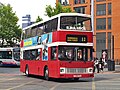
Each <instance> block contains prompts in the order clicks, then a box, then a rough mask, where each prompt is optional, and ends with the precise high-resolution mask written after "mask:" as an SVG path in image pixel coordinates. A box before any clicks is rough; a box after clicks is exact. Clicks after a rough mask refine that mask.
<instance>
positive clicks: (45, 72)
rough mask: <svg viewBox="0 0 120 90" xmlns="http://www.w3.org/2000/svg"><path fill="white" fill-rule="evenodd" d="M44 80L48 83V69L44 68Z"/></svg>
mask: <svg viewBox="0 0 120 90" xmlns="http://www.w3.org/2000/svg"><path fill="white" fill-rule="evenodd" d="M44 78H45V80H48V81H49V71H48V67H46V68H45V71H44Z"/></svg>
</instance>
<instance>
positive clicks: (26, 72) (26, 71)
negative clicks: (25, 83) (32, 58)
mask: <svg viewBox="0 0 120 90" xmlns="http://www.w3.org/2000/svg"><path fill="white" fill-rule="evenodd" d="M25 75H26V76H29V68H28V66H26V68H25Z"/></svg>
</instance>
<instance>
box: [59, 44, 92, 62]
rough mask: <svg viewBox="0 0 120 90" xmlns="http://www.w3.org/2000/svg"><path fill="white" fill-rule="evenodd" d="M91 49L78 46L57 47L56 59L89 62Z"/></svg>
mask: <svg viewBox="0 0 120 90" xmlns="http://www.w3.org/2000/svg"><path fill="white" fill-rule="evenodd" d="M91 50H92V48H90V47H80V46H59V48H58V59H59V60H65V61H90V60H91V59H92V53H91Z"/></svg>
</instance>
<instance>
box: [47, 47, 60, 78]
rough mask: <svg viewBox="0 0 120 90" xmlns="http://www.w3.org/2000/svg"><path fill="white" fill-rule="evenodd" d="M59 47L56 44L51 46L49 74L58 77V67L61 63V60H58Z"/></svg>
mask: <svg viewBox="0 0 120 90" xmlns="http://www.w3.org/2000/svg"><path fill="white" fill-rule="evenodd" d="M57 48H58V47H56V46H52V47H50V48H49V60H50V61H49V62H48V64H49V71H50V73H49V75H50V76H52V77H57V73H58V71H59V69H58V65H59V62H58V60H57V55H58V53H57V52H58V51H57V50H58V49H57Z"/></svg>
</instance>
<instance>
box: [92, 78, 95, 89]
mask: <svg viewBox="0 0 120 90" xmlns="http://www.w3.org/2000/svg"><path fill="white" fill-rule="evenodd" d="M92 90H95V78H92Z"/></svg>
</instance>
